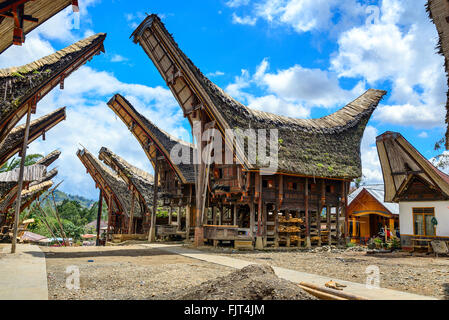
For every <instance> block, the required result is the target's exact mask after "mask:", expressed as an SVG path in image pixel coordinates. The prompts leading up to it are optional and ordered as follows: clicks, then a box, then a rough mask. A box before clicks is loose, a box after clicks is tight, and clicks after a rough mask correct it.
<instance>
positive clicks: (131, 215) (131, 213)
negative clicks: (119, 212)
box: [128, 188, 136, 234]
mask: <svg viewBox="0 0 449 320" xmlns="http://www.w3.org/2000/svg"><path fill="white" fill-rule="evenodd" d="M135 197H136V194H135V192H134V190H133V188H131V208H130V210H129V222H128V234H132V233H133V229H134V228H133V224H134V202H135Z"/></svg>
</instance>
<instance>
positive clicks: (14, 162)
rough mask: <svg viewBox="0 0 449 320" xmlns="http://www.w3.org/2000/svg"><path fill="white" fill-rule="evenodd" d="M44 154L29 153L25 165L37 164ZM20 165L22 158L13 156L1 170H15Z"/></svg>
mask: <svg viewBox="0 0 449 320" xmlns="http://www.w3.org/2000/svg"><path fill="white" fill-rule="evenodd" d="M42 157H43V156H42V155H40V154H36V153H35V154H29V155H27V156H26V157H25V166H31V165H33V164H35V163H36V162H37V161H38V160H39V159H41V158H42ZM19 166H20V159H17V158H12V159H11V161H9V163H8V162H6V163H5V164H4V165H3V166H1V167H0V172H8V171H11V170H14V169H16V168H18V167H19Z"/></svg>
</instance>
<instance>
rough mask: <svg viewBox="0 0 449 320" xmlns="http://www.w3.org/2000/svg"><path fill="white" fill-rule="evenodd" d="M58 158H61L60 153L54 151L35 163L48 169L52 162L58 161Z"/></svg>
mask: <svg viewBox="0 0 449 320" xmlns="http://www.w3.org/2000/svg"><path fill="white" fill-rule="evenodd" d="M60 156H61V151H59V150H55V151H53V152H51V153H49V154H47V155H46V156H45V157H43V158H41V159H39V160H38V161H37V162H36V164H41V165H44V166H46V167H49V166H50V165H51V164H53V162H55V161H56V160H58V159H59V157H60Z"/></svg>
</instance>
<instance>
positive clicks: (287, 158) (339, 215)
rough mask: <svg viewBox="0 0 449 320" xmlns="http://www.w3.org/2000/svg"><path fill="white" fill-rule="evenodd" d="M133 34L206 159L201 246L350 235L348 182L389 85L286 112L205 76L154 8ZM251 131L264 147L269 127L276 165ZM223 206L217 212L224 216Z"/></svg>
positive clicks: (200, 170) (201, 175) (200, 175)
mask: <svg viewBox="0 0 449 320" xmlns="http://www.w3.org/2000/svg"><path fill="white" fill-rule="evenodd" d="M132 38H133V40H134V42H135V43H138V44H140V45H141V46H142V48H143V49H144V51H145V52H146V53H147V55H148V56H149V57H150V59H151V60H152V61H153V63H154V64H155V66H156V68H157V69H158V71H159V72H160V74H161V76H162V78H163V79H164V80H165V82H166V83H167V85H168V86H169V88H170V90H171V91H172V93H173V95H174V96H175V98H176V100H177V101H178V103H179V104H180V106H181V108H182V110H183V112H184V115H185V117H187V118H188V120H189V122H190V123H191V125H192V131H193V136H194V137H195V139H196V141H197V142H198V141H199V143H197V144H196V147H197V148H198V153H199V154H200V155H202V157H201V159H203V160H204V159H205V160H204V161H201V162H200V164H199V165H197V170H196V177H197V179H196V206H197V210H196V211H197V214H196V228H195V244H196V245H201V244H202V243H203V242H204V240H205V239H207V240H212V241H213V242H214V243H217V242H218V241H221V240H226V241H229V240H230V241H234V243H235V244H239V245H240V244H242V245H249V244H251V242H253V241H255V242H256V247H257V248H262V247H264V246H267V245H270V244H272V245H275V246H277V245H279V244H280V243H284V244H287V245H290V244H291V243H293V242H294V243H296V244H297V245H300V244H301V243H304V242H305V243H306V245H307V246H310V245H311V242H312V241H314V242H315V243H317V244H319V245H320V244H321V243H322V241H323V240H324V241H328V242H329V243H331V241H334V242H338V241H339V240H341V239H342V234H343V232H342V229H343V228H344V235H345V236H347V235H348V233H347V223H345V218H346V217H347V216H346V204H347V194H348V191H349V184H350V182H351V181H352V180H353V179H354V178H356V177H360V176H361V175H362V171H361V158H360V143H361V139H362V136H363V132H364V130H365V126H366V124H367V122H368V120H369V119H370V117H371V114H372V113H373V111H374V109H375V108H376V107H377V105H378V103H379V101H380V100H381V99H382V97H383V96H384V95H385V93H386V92H385V91H380V90H368V91H367V92H365V93H364V94H363V95H362V96H360V97H359V98H357V99H356V100H354V101H353V102H351V103H349V104H348V105H346V106H345V107H344V108H342V109H341V110H339V111H337V112H335V113H334V114H332V115H329V116H326V117H323V118H320V119H296V118H290V117H285V116H280V115H276V114H271V113H267V112H263V111H258V110H252V109H250V108H248V107H246V106H244V105H242V104H241V103H239V102H238V101H236V100H234V99H233V98H232V97H230V96H229V95H227V94H226V93H225V92H224V91H223V90H222V89H220V88H219V87H217V86H216V85H215V84H214V83H212V82H211V81H210V80H209V79H207V78H206V77H205V76H204V75H203V74H202V73H201V71H200V70H199V69H198V68H197V67H196V66H195V65H194V64H193V63H192V61H191V60H190V59H189V58H188V57H187V56H186V55H185V54H184V53H183V52H182V51H181V49H180V48H179V47H178V45H177V44H176V42H175V41H174V39H173V37H172V36H171V34H170V33H169V32H168V31H167V30H166V28H165V26H164V25H163V23H162V22H161V20H160V19H159V17H158V16H157V15H150V16H148V17H147V18H146V19H145V20H144V21H143V22H142V23H141V24H140V25H139V27H138V28H137V29H136V30H135V31H134V33H133V34H132ZM208 129H216V130H218V132H219V137H218V138H217V137H215V136H214V137H213V139H214V141H216V142H218V140H220V139H222V140H223V141H221V142H222V143H221V145H223V146H225V147H222V149H221V150H219V148H215V147H214V148H212V149H211V148H210V146H209V144H208V142H209V141H212V138H211V137H209V136H206V134H210V133H211V131H208ZM236 129H239V130H240V131H236ZM248 129H251V130H253V131H250V133H249V134H250V136H249V137H247V138H245V137H244V138H243V141H244V142H243V143H240V144H236V147H235V149H234V143H233V140H230V139H229V137H230V133H229V130H234V131H233V132H235V135H236V136H238V135H239V133H238V132H245V131H244V130H248ZM271 129H273V133H272V132H271V131H270V130H271ZM227 130H228V132H226V131H227ZM259 130H261V131H259ZM263 130H266V132H264V131H263ZM251 132H255V133H254V134H256V135H259V137H260V136H262V139H260V140H259V141H262V142H260V144H258V146H259V147H260V145H263V141H264V140H265V139H264V138H267V136H266V134H267V133H268V136H269V138H268V139H267V140H270V141H269V143H267V146H268V145H269V146H270V155H273V154H274V155H273V157H274V159H276V156H277V163H275V164H277V165H276V166H275V168H274V170H273V168H272V167H271V164H273V163H272V162H271V160H270V161H264V159H263V158H264V157H265V158H266V157H267V156H266V154H262V158H261V157H260V155H259V154H258V155H257V156H255V155H254V154H252V153H251V152H249V151H250V150H248V149H249V146H251V147H252V142H251V141H252V140H254V139H253V138H252V137H251ZM275 132H277V133H278V136H277V137H276V135H275ZM212 133H213V131H212ZM231 137H232V135H231ZM273 137H275V138H273ZM225 138H226V139H225ZM237 138H238V137H237ZM250 142H251V144H250ZM206 147H207V148H206ZM265 147H266V146H265ZM261 148H262V149H266V148H264V147H261ZM273 149H274V152H273V153H271V151H272V150H273ZM228 151H230V153H231V156H230V159H229V158H228V157H227V156H226V155H229V153H228ZM263 151H265V150H263ZM220 154H221V156H220ZM212 158H213V159H214V161H213V163H212V164H210V162H211V161H208V160H211V159H212ZM269 159H273V158H271V157H270V158H269ZM229 160H230V161H229ZM229 162H231V164H229ZM268 164H270V165H268ZM217 208H218V209H219V210H220V211H221V214H220V219H219V220H218V221H217V219H216V214H215V212H216V209H217ZM323 215H325V216H323ZM220 220H221V221H220ZM211 221H212V223H210V222H211ZM323 226H325V228H323Z"/></svg>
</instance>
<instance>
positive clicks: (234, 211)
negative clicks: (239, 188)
mask: <svg viewBox="0 0 449 320" xmlns="http://www.w3.org/2000/svg"><path fill="white" fill-rule="evenodd" d="M232 211H233V213H234V219H233V222H234V223H233V224H234V226H237V205H236V204H233V205H232Z"/></svg>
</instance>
